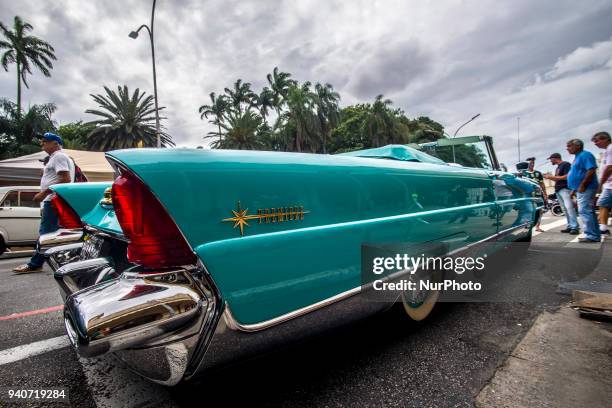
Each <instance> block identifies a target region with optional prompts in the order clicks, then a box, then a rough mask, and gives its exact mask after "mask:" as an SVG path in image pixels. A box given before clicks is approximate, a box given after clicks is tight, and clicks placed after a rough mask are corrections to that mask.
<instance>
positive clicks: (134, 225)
mask: <svg viewBox="0 0 612 408" xmlns="http://www.w3.org/2000/svg"><path fill="white" fill-rule="evenodd" d="M112 197H113V206H114V207H115V214H116V215H117V219H118V220H119V224H121V229H122V230H123V233H124V234H125V236H126V237H127V238H128V239H129V240H130V243H129V245H128V252H127V254H128V260H129V261H130V262H131V263H135V264H139V265H143V266H146V267H149V268H160V267H168V266H179V265H188V264H194V263H195V261H196V257H195V254H194V253H193V251H192V250H191V248H190V247H189V245H188V244H187V242H186V241H185V239H184V238H183V236H182V235H181V232H180V231H179V229H178V227H177V226H176V224H175V223H174V221H172V219H171V218H170V216H169V215H168V213H167V212H166V210H165V209H164V207H163V206H162V205H161V203H160V202H159V201H158V200H157V198H156V197H155V196H154V195H153V193H151V191H150V190H149V189H148V188H147V187H146V186H145V185H144V183H143V182H142V181H141V180H140V179H139V178H138V177H136V176H135V175H134V174H133V173H131V172H129V171H127V170H123V171H122V172H121V175H120V176H119V177H117V179H116V180H115V182H114V183H113V190H112Z"/></svg>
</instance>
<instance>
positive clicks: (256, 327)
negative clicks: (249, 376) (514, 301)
mask: <svg viewBox="0 0 612 408" xmlns="http://www.w3.org/2000/svg"><path fill="white" fill-rule="evenodd" d="M529 225H530V223H529V222H526V223H523V224H520V225H515V226H514V227H510V228H507V229H505V230H502V231H500V232H497V233H495V234H493V235H490V236H488V237H486V238H484V239H481V240H480V241H476V242H472V243H471V244H468V245H465V246H463V247H461V248H457V249H455V250H453V251H450V252H449V253H447V254H446V255H445V256H450V255H454V254H457V253H460V252H462V251H465V250H466V249H469V248H472V247H474V246H476V245H481V244H484V243H485V242H488V241H491V240H493V239H496V238H498V237H500V236H502V235H505V234H507V233H508V232H510V231H514V230H517V229H520V228H524V227H527V226H529ZM400 272H401V271H400ZM360 292H361V286H358V287H356V288H353V289H350V290H347V291H346V292H342V293H339V294H337V295H335V296H332V297H330V298H327V299H323V300H321V301H319V302H317V303H314V304H312V305H309V306H305V307H302V308H300V309H297V310H294V311H292V312H289V313H286V314H284V315H281V316H278V317H275V318H272V319H270V320H264V321H263V322H260V323H252V324H242V323H240V322H239V321H238V320H236V318H235V317H234V315H233V314H232V312H231V310H230V307H229V305H226V306H225V310H224V312H223V319H224V320H225V324H226V325H227V327H228V328H230V329H232V330H240V331H244V332H256V331H260V330H265V329H268V328H270V327H272V326H276V325H277V324H280V323H283V322H286V321H288V320H292V319H295V318H296V317H300V316H302V315H305V314H307V313H311V312H314V311H315V310H318V309H321V308H323V307H325V306H329V305H331V304H333V303H336V302H339V301H341V300H344V299H346V298H349V297H351V296H354V295H356V294H358V293H360Z"/></svg>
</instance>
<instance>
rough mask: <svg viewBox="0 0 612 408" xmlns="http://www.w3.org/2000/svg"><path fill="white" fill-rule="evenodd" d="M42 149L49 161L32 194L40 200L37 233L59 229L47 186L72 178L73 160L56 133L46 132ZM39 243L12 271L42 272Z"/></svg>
mask: <svg viewBox="0 0 612 408" xmlns="http://www.w3.org/2000/svg"><path fill="white" fill-rule="evenodd" d="M41 146H42V149H43V150H44V151H45V152H46V153H47V154H48V155H49V162H48V163H47V164H46V165H45V168H44V170H43V175H42V178H41V179H40V192H39V193H37V194H36V195H35V196H34V201H39V202H42V205H41V213H40V228H39V230H38V232H39V234H40V235H42V234H47V233H49V232H54V231H57V230H58V229H59V224H58V218H57V214H56V213H55V210H54V209H53V207H52V206H51V198H52V196H53V192H52V191H51V190H50V189H49V186H51V185H53V184H60V183H71V182H72V181H73V180H74V162H73V161H72V160H71V159H70V157H68V156H67V155H66V154H64V153H63V152H62V138H61V137H59V136H57V135H56V134H53V133H50V132H47V133H45V134H44V135H43V136H42V139H41ZM39 250H40V248H39V244H38V243H37V244H36V253H35V254H34V256H32V259H30V262H28V263H27V264H26V265H21V266H18V267H16V268H15V269H13V272H14V273H17V274H21V273H32V272H42V266H43V263H44V261H45V258H44V257H43V255H42V254H41V253H40V252H39Z"/></svg>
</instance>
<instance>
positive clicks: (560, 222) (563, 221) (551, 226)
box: [533, 218, 567, 237]
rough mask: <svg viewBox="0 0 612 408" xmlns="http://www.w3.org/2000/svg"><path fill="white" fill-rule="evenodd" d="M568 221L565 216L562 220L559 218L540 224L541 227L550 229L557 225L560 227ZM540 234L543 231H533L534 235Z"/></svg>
mask: <svg viewBox="0 0 612 408" xmlns="http://www.w3.org/2000/svg"><path fill="white" fill-rule="evenodd" d="M566 222H567V221H566V220H565V218H564V219H562V220H557V221H553V222H550V223H548V224H544V225H540V228H542V229H543V230H544V231H549V230H551V229H553V228H557V227H560V226H562V225H565V223H566ZM540 234H541V232H539V231H535V230H534V231H533V236H534V237H535V236H536V235H540Z"/></svg>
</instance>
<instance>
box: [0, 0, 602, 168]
mask: <svg viewBox="0 0 612 408" xmlns="http://www.w3.org/2000/svg"><path fill="white" fill-rule="evenodd" d="M150 7H151V1H149V0H121V1H118V0H109V1H83V0H57V1H53V2H43V1H39V0H37V1H33V0H21V1H19V2H17V1H8V0H2V1H0V20H1V21H3V22H4V23H5V24H7V25H12V18H13V16H15V15H19V16H21V17H22V18H23V19H25V20H26V21H28V22H30V23H31V24H32V25H33V26H34V32H33V34H34V35H37V36H39V37H41V38H43V39H45V40H46V41H48V42H49V43H51V44H52V45H53V46H54V47H55V49H56V55H57V57H58V60H57V61H56V63H55V66H54V69H53V76H52V77H51V78H45V77H43V76H42V75H41V74H40V73H37V72H35V73H34V76H32V77H30V89H28V90H25V92H24V104H26V105H27V104H34V103H43V102H50V101H53V102H55V103H56V104H57V106H58V111H57V114H56V119H57V121H58V122H59V123H60V124H62V123H66V122H70V121H75V120H81V119H82V120H90V119H92V117H91V116H89V115H87V114H85V113H84V111H85V109H88V108H93V107H94V104H93V101H92V100H91V97H90V96H89V94H90V93H100V92H102V91H103V89H102V87H103V85H107V86H111V87H116V86H117V85H123V84H126V85H128V86H129V87H130V89H133V88H136V87H139V88H140V89H142V90H145V91H147V92H152V88H153V86H152V76H151V55H150V46H149V42H148V38H147V37H146V36H141V37H139V38H138V39H136V40H132V39H130V38H129V37H128V36H127V34H128V33H129V32H130V31H131V30H133V29H135V28H136V27H138V26H139V25H140V24H143V23H147V22H148V20H149V18H150ZM155 38H156V57H157V75H158V88H159V89H158V93H159V98H160V104H161V105H163V106H166V107H167V110H166V116H167V117H168V121H167V123H166V126H167V127H168V129H169V132H170V133H171V134H172V136H173V137H174V139H175V141H176V142H177V145H179V146H197V145H202V144H206V142H205V141H203V139H202V136H203V135H205V134H206V133H207V132H208V131H209V130H210V129H209V126H210V125H208V124H207V123H206V122H204V121H201V120H200V118H199V115H198V113H197V110H198V107H199V106H200V105H202V104H203V103H208V102H209V98H208V94H209V93H210V92H213V91H214V92H217V93H219V92H222V91H223V88H224V87H229V86H231V85H232V83H233V82H234V81H235V80H236V79H237V78H242V80H243V81H245V82H251V83H252V85H253V87H254V88H255V89H256V90H258V91H259V90H260V89H261V87H262V86H264V85H265V78H266V74H267V73H269V72H271V71H272V69H273V68H274V67H275V66H278V67H279V68H280V69H281V70H282V71H286V72H290V73H292V74H293V76H294V78H296V79H298V80H300V81H304V80H310V81H311V82H313V83H314V82H329V83H331V84H332V85H333V86H334V87H335V88H336V90H337V91H338V92H339V93H340V95H341V96H342V101H341V104H342V105H343V106H346V105H350V104H354V103H359V102H368V101H372V100H373V99H374V98H375V96H376V95H377V94H380V93H382V94H384V95H385V97H386V98H390V99H391V100H392V101H393V102H394V105H395V106H396V107H400V108H402V109H403V110H404V111H405V112H406V114H407V115H408V116H409V117H416V116H421V115H427V116H430V117H431V118H432V119H434V120H437V121H439V122H441V123H442V124H443V125H444V126H445V127H446V129H447V131H448V132H449V133H451V134H452V133H453V132H454V131H455V129H456V128H457V127H458V126H459V125H460V124H461V123H463V122H465V121H466V120H467V119H469V118H470V117H472V116H474V115H475V114H476V113H480V114H481V116H480V117H479V118H478V119H477V120H475V121H474V122H472V123H471V124H469V125H468V126H466V127H465V128H464V129H463V130H462V131H461V134H462V135H467V134H489V135H492V136H494V138H495V144H496V149H497V151H498V155H499V156H500V158H501V161H503V162H506V163H509V164H514V163H515V162H516V160H517V149H516V139H517V117H520V124H521V125H520V129H521V131H520V136H521V154H522V157H523V158H524V157H525V156H526V155H535V156H536V157H537V158H538V159H539V162H540V163H541V162H542V161H543V160H544V159H545V158H546V157H547V156H548V154H549V153H551V152H554V151H560V152H561V153H564V151H563V149H564V142H565V141H566V140H567V139H568V138H571V137H579V138H581V139H583V140H585V141H587V142H588V140H589V139H590V136H591V135H592V134H593V133H594V132H595V131H597V130H607V131H609V132H610V131H612V3H611V2H610V1H609V0H602V1H584V2H576V1H575V0H555V1H538V2H534V1H526V0H516V1H512V2H510V1H507V2H503V3H502V2H500V1H488V0H474V1H459V0H449V1H425V0H421V1H407V0H404V1H391V0H387V1H377V0H367V1H355V0H353V1H348V0H344V1H330V0H326V1H323V0H318V1H310V0H299V1H298V0H295V1H267V0H258V1H254V0H251V1H249V0H242V1H233V0H223V1H217V0H207V1H195V0H175V1H168V0H159V1H158V2H157V9H156V19H155ZM15 82H16V79H15V68H14V67H11V68H10V70H9V72H4V71H0V96H5V97H9V98H11V99H13V100H14V98H15V92H16V89H15V88H16V86H15ZM588 143H589V144H590V142H588ZM592 151H596V149H594V148H592ZM566 156H567V155H566ZM540 168H542V169H548V167H547V166H542V167H540Z"/></svg>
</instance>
